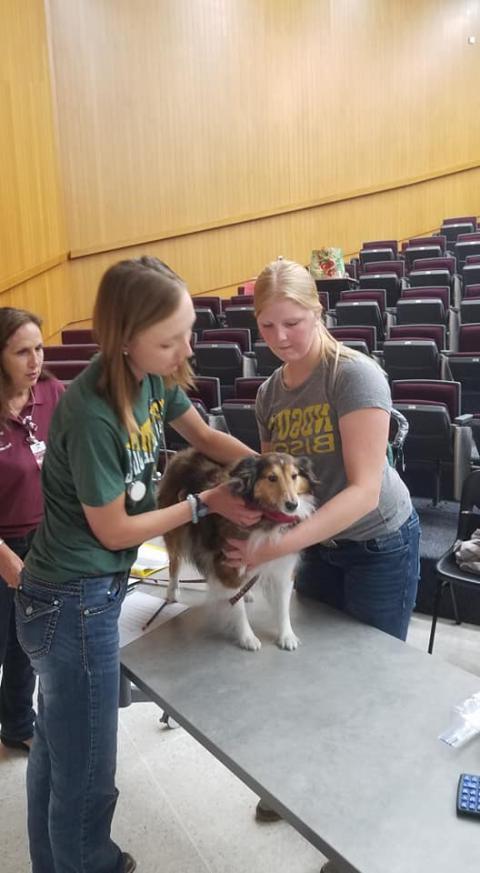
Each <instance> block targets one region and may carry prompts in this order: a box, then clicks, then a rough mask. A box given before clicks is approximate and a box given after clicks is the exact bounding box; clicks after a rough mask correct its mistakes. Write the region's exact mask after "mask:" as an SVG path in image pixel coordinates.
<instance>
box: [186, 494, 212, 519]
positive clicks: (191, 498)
mask: <svg viewBox="0 0 480 873" xmlns="http://www.w3.org/2000/svg"><path fill="white" fill-rule="evenodd" d="M185 500H187V501H188V503H189V505H190V509H191V511H192V524H198V522H199V521H200V519H201V518H205V516H206V515H208V513H209V512H210V509H209V507H208V506H207V504H206V503H204V502H203V500H201V499H200V497H199V496H198V494H187V496H186V498H185Z"/></svg>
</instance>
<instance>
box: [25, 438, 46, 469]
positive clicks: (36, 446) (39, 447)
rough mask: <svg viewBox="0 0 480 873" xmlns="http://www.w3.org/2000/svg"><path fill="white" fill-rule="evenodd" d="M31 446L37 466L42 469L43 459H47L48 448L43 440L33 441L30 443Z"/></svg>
mask: <svg viewBox="0 0 480 873" xmlns="http://www.w3.org/2000/svg"><path fill="white" fill-rule="evenodd" d="M29 445H30V451H31V453H32V455H33V457H34V458H35V460H36V462H37V465H38V466H39V468H40V469H41V468H42V464H43V459H44V457H45V450H46V448H47V447H46V445H45V443H44V441H43V440H36V439H33V440H31V441H30V442H29Z"/></svg>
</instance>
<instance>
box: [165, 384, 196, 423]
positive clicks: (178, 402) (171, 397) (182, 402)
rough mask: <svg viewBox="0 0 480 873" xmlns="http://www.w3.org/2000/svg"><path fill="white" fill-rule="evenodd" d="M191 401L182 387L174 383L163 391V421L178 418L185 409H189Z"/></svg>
mask: <svg viewBox="0 0 480 873" xmlns="http://www.w3.org/2000/svg"><path fill="white" fill-rule="evenodd" d="M191 405H192V401H191V400H190V398H189V397H188V396H187V395H186V394H185V391H184V390H183V388H180V387H179V386H178V385H176V386H175V387H174V388H170V389H167V391H166V392H165V414H164V415H165V421H174V420H175V419H176V418H179V417H180V416H181V415H183V414H184V412H186V411H187V409H190V407H191Z"/></svg>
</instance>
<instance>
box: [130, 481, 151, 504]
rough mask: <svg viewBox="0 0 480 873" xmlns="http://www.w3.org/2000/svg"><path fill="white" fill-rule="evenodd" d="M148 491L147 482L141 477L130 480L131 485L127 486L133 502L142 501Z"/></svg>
mask: <svg viewBox="0 0 480 873" xmlns="http://www.w3.org/2000/svg"><path fill="white" fill-rule="evenodd" d="M146 493H147V486H146V485H145V482H142V481H141V480H140V479H137V480H136V482H130V485H129V486H128V488H127V494H128V496H129V498H130V500H131V501H132V503H140V501H141V500H143V498H144V497H145V494H146Z"/></svg>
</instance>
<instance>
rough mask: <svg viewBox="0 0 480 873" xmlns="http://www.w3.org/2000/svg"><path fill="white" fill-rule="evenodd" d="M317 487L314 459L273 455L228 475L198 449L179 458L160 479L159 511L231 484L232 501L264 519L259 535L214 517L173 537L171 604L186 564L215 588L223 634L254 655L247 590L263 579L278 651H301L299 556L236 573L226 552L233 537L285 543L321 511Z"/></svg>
mask: <svg viewBox="0 0 480 873" xmlns="http://www.w3.org/2000/svg"><path fill="white" fill-rule="evenodd" d="M315 481H316V480H315V479H314V476H313V472H312V468H311V463H310V461H309V459H308V458H293V457H292V456H291V455H287V454H283V453H277V452H271V453H269V454H264V455H251V456H249V457H246V458H243V459H242V460H241V461H239V462H238V463H236V464H235V465H234V466H231V467H228V468H227V467H223V466H221V465H220V464H218V463H216V462H215V461H212V460H210V459H209V458H206V457H205V455H202V454H200V453H199V452H196V451H195V450H194V449H186V450H185V451H181V452H178V454H177V455H175V457H174V458H173V460H171V461H170V462H169V464H168V466H167V468H166V471H165V473H164V475H163V476H162V478H161V480H160V488H159V496H158V505H159V507H160V508H162V507H166V506H171V505H172V503H175V502H177V501H179V500H184V499H185V497H186V495H187V494H189V493H197V492H199V491H204V490H205V489H207V488H213V487H214V486H215V485H218V484H220V483H221V482H227V483H228V485H229V488H230V490H231V491H232V493H233V494H235V495H238V496H239V497H243V499H244V500H245V501H246V503H247V504H248V505H250V506H252V507H255V508H256V509H258V510H260V511H261V512H262V518H261V520H260V521H259V522H258V523H257V524H256V525H254V526H253V528H252V527H250V528H245V527H239V526H238V525H235V524H233V523H232V522H230V521H228V520H227V519H226V518H223V517H222V516H220V515H216V514H212V515H208V516H206V517H205V518H202V519H200V520H199V522H198V524H191V523H190V524H186V525H182V526H181V527H179V528H176V529H175V530H173V531H170V532H169V533H166V534H165V535H164V540H165V545H166V548H167V551H168V556H169V560H170V584H169V587H168V591H167V600H176V599H177V595H178V588H179V584H178V574H179V568H180V561H181V559H182V558H183V559H185V560H187V561H189V562H190V563H191V564H193V565H194V566H195V567H196V568H197V569H198V570H199V572H200V573H201V574H202V576H204V577H205V579H206V581H207V582H208V586H209V591H210V593H211V595H213V597H214V598H215V600H216V601H217V606H218V609H217V610H216V612H217V614H218V615H219V617H220V618H221V621H222V624H223V625H224V627H225V628H227V629H229V630H230V631H231V632H232V633H233V636H234V638H235V639H236V641H237V642H238V644H239V645H240V646H241V647H242V648H244V649H251V650H252V651H254V650H257V649H259V648H260V646H261V643H260V641H259V640H258V639H257V637H256V636H255V634H254V632H253V630H252V628H251V627H250V623H249V621H248V617H247V612H246V609H245V599H244V596H243V591H244V589H245V588H246V587H248V583H249V581H251V579H252V578H253V577H256V581H255V584H257V585H258V584H261V585H262V588H263V591H264V593H265V595H266V597H267V599H268V601H269V603H270V604H271V606H272V607H273V610H274V612H275V616H276V619H277V625H278V637H277V643H278V645H279V646H280V648H282V649H289V650H292V649H296V647H297V645H298V639H297V637H296V636H295V634H294V632H293V630H292V626H291V623H290V597H291V593H292V588H293V571H294V569H295V565H296V563H297V559H298V555H297V554H292V555H286V556H284V557H282V558H277V559H275V560H273V561H269V562H268V563H266V564H262V565H261V566H259V567H255V569H254V570H248V571H246V569H245V567H244V568H237V567H235V568H234V567H229V566H228V565H227V564H226V563H225V556H224V553H223V549H224V547H225V541H226V539H227V538H229V537H234V538H237V539H247V540H248V541H249V544H251V546H252V548H254V547H255V546H256V545H258V544H260V543H262V542H264V541H265V540H266V539H269V540H273V541H275V540H280V539H281V537H282V535H283V534H284V532H285V531H286V530H287V529H288V527H290V526H291V525H292V524H296V523H297V522H298V521H301V520H302V519H303V518H306V517H307V516H309V515H310V514H311V513H312V512H313V511H314V510H315V503H314V498H313V494H312V485H313V484H314V483H315ZM236 595H239V596H238V597H237V596H236Z"/></svg>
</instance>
